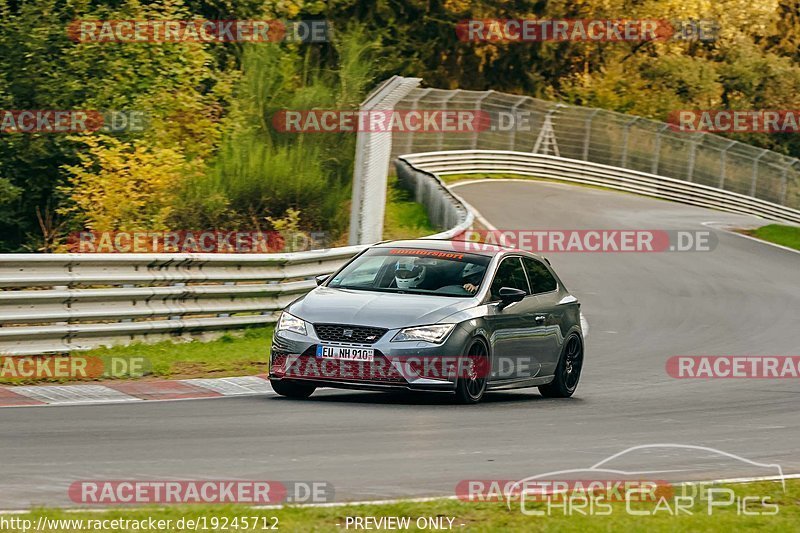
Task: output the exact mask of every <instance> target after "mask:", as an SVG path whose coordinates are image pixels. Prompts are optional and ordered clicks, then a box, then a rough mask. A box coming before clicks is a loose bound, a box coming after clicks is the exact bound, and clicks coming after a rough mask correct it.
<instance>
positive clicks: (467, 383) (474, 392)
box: [456, 339, 489, 404]
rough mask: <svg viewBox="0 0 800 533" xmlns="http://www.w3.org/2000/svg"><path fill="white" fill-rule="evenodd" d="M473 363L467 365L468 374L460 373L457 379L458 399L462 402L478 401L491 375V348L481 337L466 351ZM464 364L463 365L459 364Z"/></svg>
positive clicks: (484, 391) (481, 397)
mask: <svg viewBox="0 0 800 533" xmlns="http://www.w3.org/2000/svg"><path fill="white" fill-rule="evenodd" d="M466 354H467V357H468V358H469V359H470V360H471V362H472V364H470V365H464V366H467V367H468V368H466V369H465V370H466V374H465V375H459V376H458V378H457V380H456V401H457V402H458V403H461V404H472V403H478V402H480V401H481V400H482V399H483V395H484V394H485V393H486V382H487V377H488V375H489V349H488V348H487V347H486V344H485V343H484V342H483V341H482V340H479V339H475V340H473V341H472V343H471V344H470V345H469V348H468V349H467V351H466ZM459 366H462V365H459Z"/></svg>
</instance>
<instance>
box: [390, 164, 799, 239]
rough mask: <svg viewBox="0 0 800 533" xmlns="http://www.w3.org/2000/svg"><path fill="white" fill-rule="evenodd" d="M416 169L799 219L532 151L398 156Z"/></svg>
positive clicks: (742, 198)
mask: <svg viewBox="0 0 800 533" xmlns="http://www.w3.org/2000/svg"><path fill="white" fill-rule="evenodd" d="M399 160H400V161H402V162H403V163H404V164H406V165H409V166H410V167H412V168H414V169H416V170H417V171H424V172H429V173H432V174H434V175H448V174H451V175H452V174H498V173H499V174H520V175H525V176H533V177H538V178H545V179H551V180H557V181H565V182H572V183H580V184H583V185H596V186H601V187H606V188H610V189H615V190H619V191H626V192H632V193H636V194H641V195H644V196H651V197H654V198H661V199H665V200H672V201H676V202H681V203H686V204H691V205H696V206H701V207H709V208H713V209H721V210H724V211H731V212H736V213H745V214H750V215H757V216H761V217H765V218H769V219H771V220H776V221H785V222H790V223H795V224H800V210H797V209H792V208H790V207H786V206H783V205H779V204H774V203H772V202H767V201H765V200H761V199H759V198H753V197H751V196H747V195H744V194H739V193H735V192H731V191H727V190H723V189H719V188H716V187H710V186H708V185H703V184H700V183H692V182H687V181H684V180H678V179H673V178H668V177H665V176H659V175H656V174H650V173H647V172H639V171H636V170H629V169H624V168H618V167H612V166H608V165H601V164H598V163H592V162H588V161H581V160H576V159H568V158H565V157H555V156H550V155H544V154H535V153H529V152H510V151H504V150H452V151H444V152H424V153H418V154H408V155H403V156H400V157H399Z"/></svg>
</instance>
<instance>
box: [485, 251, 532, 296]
mask: <svg viewBox="0 0 800 533" xmlns="http://www.w3.org/2000/svg"><path fill="white" fill-rule="evenodd" d="M502 287H513V288H515V289H519V290H522V291H525V293H526V294H530V293H531V291H530V289H529V288H528V280H527V279H525V271H524V270H523V269H522V263H521V262H520V260H519V257H507V258H505V259H503V261H502V262H501V263H500V266H499V267H497V273H496V274H495V275H494V281H492V287H491V289H490V290H491V294H492V300H499V299H500V289H501V288H502Z"/></svg>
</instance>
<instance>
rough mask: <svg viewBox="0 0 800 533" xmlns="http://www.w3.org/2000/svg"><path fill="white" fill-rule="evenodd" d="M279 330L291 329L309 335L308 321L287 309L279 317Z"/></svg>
mask: <svg viewBox="0 0 800 533" xmlns="http://www.w3.org/2000/svg"><path fill="white" fill-rule="evenodd" d="M278 331H291V332H293V333H299V334H300V335H308V332H307V330H306V321H305V320H303V319H302V318H297V317H296V316H294V315H290V314H289V313H287V312H285V311H284V312H283V313H281V317H280V318H279V319H278Z"/></svg>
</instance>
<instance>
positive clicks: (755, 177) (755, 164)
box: [750, 149, 769, 197]
mask: <svg viewBox="0 0 800 533" xmlns="http://www.w3.org/2000/svg"><path fill="white" fill-rule="evenodd" d="M768 153H769V150H766V149H764V150H761V153H760V154H758V157H756V158H755V159H753V182H752V183H751V184H750V196H753V197H755V195H756V183H757V182H758V161H759V160H760V159H761V158H762V157H764V156H765V155H767V154H768Z"/></svg>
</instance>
